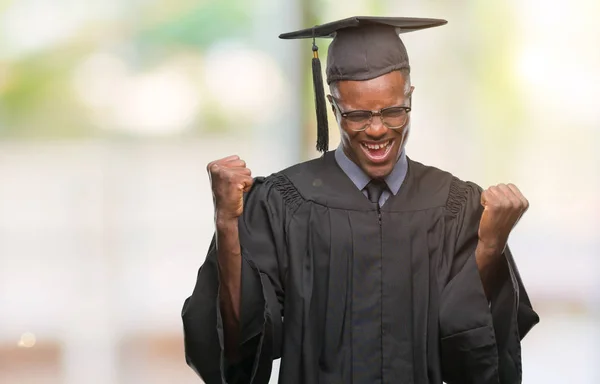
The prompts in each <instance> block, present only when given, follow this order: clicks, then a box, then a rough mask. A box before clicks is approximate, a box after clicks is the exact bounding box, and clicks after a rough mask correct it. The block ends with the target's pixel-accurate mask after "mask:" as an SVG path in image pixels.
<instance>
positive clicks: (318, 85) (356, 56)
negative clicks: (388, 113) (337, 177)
mask: <svg viewBox="0 0 600 384" xmlns="http://www.w3.org/2000/svg"><path fill="white" fill-rule="evenodd" d="M446 23H447V21H446V20H441V19H423V18H415V17H368V16H358V17H350V18H347V19H343V20H338V21H334V22H331V23H327V24H323V25H317V26H315V27H313V28H306V29H303V30H300V31H296V32H289V33H283V34H281V35H279V38H280V39H313V44H312V50H313V59H312V72H313V85H314V90H315V104H316V109H317V150H318V151H320V152H326V151H327V150H328V147H329V129H328V127H327V106H326V103H325V90H324V88H323V78H322V74H321V62H320V60H319V48H318V47H317V44H316V38H333V41H332V42H331V44H330V45H329V51H328V55H327V68H326V70H325V73H326V75H327V84H331V83H333V82H336V81H341V80H369V79H374V78H376V77H379V76H382V75H385V74H386V73H390V72H392V71H396V70H402V69H406V70H410V65H409V62H408V54H407V53H406V47H405V46H404V43H402V40H400V36H399V34H401V33H407V32H413V31H418V30H421V29H425V28H431V27H438V26H441V25H444V24H446Z"/></svg>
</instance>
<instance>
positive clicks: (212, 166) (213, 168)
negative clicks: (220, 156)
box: [206, 161, 220, 177]
mask: <svg viewBox="0 0 600 384" xmlns="http://www.w3.org/2000/svg"><path fill="white" fill-rule="evenodd" d="M219 168H220V167H219V163H218V161H211V162H210V163H208V165H207V166H206V171H207V172H208V176H209V177H211V175H212V174H214V173H217V172H218V171H219Z"/></svg>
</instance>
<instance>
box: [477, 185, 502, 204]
mask: <svg viewBox="0 0 600 384" xmlns="http://www.w3.org/2000/svg"><path fill="white" fill-rule="evenodd" d="M484 195H485V203H484V206H485V207H498V206H500V205H501V204H502V201H503V198H502V193H501V192H499V191H497V190H496V187H495V186H491V187H489V188H488V189H486V190H485V191H483V193H482V197H483V196H484Z"/></svg>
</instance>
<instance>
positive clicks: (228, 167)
mask: <svg viewBox="0 0 600 384" xmlns="http://www.w3.org/2000/svg"><path fill="white" fill-rule="evenodd" d="M206 169H207V170H208V176H209V178H210V184H211V188H212V193H213V202H214V206H215V217H216V218H217V219H218V220H223V221H228V220H233V219H237V218H238V217H239V216H241V215H242V212H243V211H244V192H247V191H248V190H250V187H252V182H253V179H252V172H251V171H250V170H249V169H248V168H246V162H245V161H244V160H242V159H240V158H239V156H236V155H233V156H228V157H226V158H224V159H221V160H216V161H212V162H210V163H209V164H208V166H207V167H206Z"/></svg>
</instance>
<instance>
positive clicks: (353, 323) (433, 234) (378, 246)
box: [182, 152, 538, 384]
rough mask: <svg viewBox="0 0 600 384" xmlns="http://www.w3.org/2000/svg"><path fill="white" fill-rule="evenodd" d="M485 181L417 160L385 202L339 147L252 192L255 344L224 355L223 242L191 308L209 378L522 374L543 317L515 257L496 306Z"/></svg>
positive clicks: (318, 381)
mask: <svg viewBox="0 0 600 384" xmlns="http://www.w3.org/2000/svg"><path fill="white" fill-rule="evenodd" d="M480 193H481V189H480V188H479V187H478V186H477V185H475V184H473V183H470V182H463V181H461V180H459V179H457V178H456V177H454V176H452V175H451V174H449V173H446V172H443V171H441V170H438V169H436V168H433V167H428V166H424V165H422V164H420V163H417V162H414V161H412V160H410V159H409V167H408V173H407V176H406V179H405V181H404V183H403V185H402V187H401V189H400V191H399V192H398V194H397V195H396V196H391V197H390V198H389V199H388V201H387V202H386V203H385V205H384V206H383V207H381V208H380V209H379V210H378V208H377V207H376V205H375V204H372V203H371V202H370V201H369V200H368V199H367V198H365V196H364V195H363V194H362V193H361V191H359V190H358V189H357V188H356V186H355V185H354V184H353V183H352V181H351V180H350V179H349V178H348V177H347V176H346V175H345V173H344V172H343V171H342V170H341V168H339V166H338V165H337V163H336V161H335V158H334V155H333V152H329V153H327V154H325V155H324V156H323V157H321V158H319V159H316V160H312V161H309V162H306V163H302V164H298V165H296V166H293V167H291V168H288V169H286V170H284V171H282V172H279V173H277V174H274V175H271V176H269V177H266V178H257V179H256V182H255V185H254V186H253V188H252V190H251V191H250V192H249V193H248V194H247V195H246V197H245V208H244V214H243V215H242V217H241V218H240V221H239V231H240V243H241V246H242V258H243V260H242V293H241V314H240V316H241V340H240V341H241V351H242V356H243V360H242V362H240V363H239V364H236V365H228V364H227V363H226V361H225V359H224V355H223V327H222V322H221V316H220V310H219V304H218V303H219V300H218V292H219V281H218V279H219V278H218V273H217V261H216V250H215V242H214V238H213V242H212V244H211V247H210V249H209V251H208V256H207V258H206V261H205V262H204V264H203V265H202V267H201V268H200V271H199V273H198V279H197V283H196V287H195V289H194V291H193V293H192V295H191V297H189V298H188V299H187V300H186V301H185V304H184V306H183V311H182V317H183V325H184V333H185V353H186V360H187V363H188V364H189V365H190V366H191V367H192V368H193V369H194V370H195V371H196V372H197V373H198V374H199V375H200V376H201V377H202V378H203V379H204V381H205V382H206V383H209V384H212V383H226V382H227V383H230V384H236V383H256V384H262V383H268V381H269V377H270V375H271V367H272V361H273V359H276V358H279V357H282V360H281V367H280V375H279V382H280V383H285V384H288V383H289V384H296V383H297V384H329V383H354V384H373V383H401V384H408V383H419V384H420V383H429V384H441V383H442V381H445V382H447V383H449V384H468V383H476V384H487V383H502V384H505V383H520V382H521V376H522V375H521V353H520V350H521V349H520V341H521V339H522V338H523V337H524V336H525V334H526V333H527V332H528V331H529V330H530V329H531V328H532V327H533V326H534V325H535V324H536V323H537V322H538V316H537V314H536V313H535V312H534V311H533V309H532V307H531V303H530V301H529V299H528V297H527V293H526V292H525V289H524V287H523V284H522V282H521V278H520V277H519V274H518V271H517V269H516V266H515V263H514V260H513V257H512V256H511V254H510V251H509V250H508V249H507V251H506V252H505V254H504V256H505V259H506V261H507V264H508V266H509V267H508V270H509V272H510V273H507V274H506V275H505V278H504V279H503V281H501V283H500V285H499V289H497V290H496V294H495V295H494V297H493V298H492V299H491V303H488V300H487V299H486V296H485V293H484V291H483V286H482V283H481V279H480V275H479V272H478V270H477V265H476V262H475V247H476V245H477V241H478V238H477V230H478V225H479V220H480V217H481V214H482V207H481V204H480Z"/></svg>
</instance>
